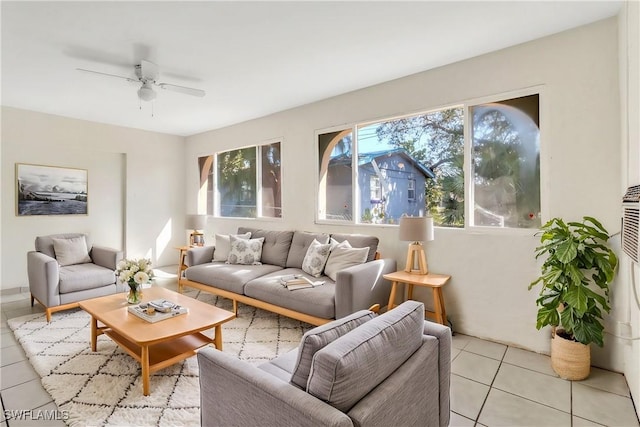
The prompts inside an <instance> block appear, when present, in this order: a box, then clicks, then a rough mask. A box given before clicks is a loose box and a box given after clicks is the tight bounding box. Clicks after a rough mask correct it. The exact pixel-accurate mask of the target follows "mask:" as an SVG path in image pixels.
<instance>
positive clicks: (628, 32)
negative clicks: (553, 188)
mask: <svg viewBox="0 0 640 427" xmlns="http://www.w3.org/2000/svg"><path fill="white" fill-rule="evenodd" d="M618 22H619V27H620V33H619V34H620V36H619V37H620V93H621V107H622V108H621V129H622V138H621V139H622V155H621V170H622V187H623V188H622V190H624V189H626V187H628V186H631V185H639V184H640V3H639V2H637V1H636V2H628V3H627V4H626V7H625V8H624V9H623V11H622V12H621V13H620V16H619V19H618ZM618 275H619V278H620V280H619V281H620V289H619V290H616V294H614V307H615V309H616V317H617V319H618V321H619V322H622V323H626V324H629V325H631V330H630V331H629V330H628V328H624V329H623V328H619V329H620V330H619V331H618V332H619V333H622V331H624V332H631V336H632V338H636V339H635V340H631V341H630V340H623V339H618V338H612V339H611V341H614V342H616V343H617V344H618V345H619V346H620V347H621V348H622V349H623V354H624V374H625V377H626V378H627V382H628V384H629V388H630V390H631V394H632V396H633V398H634V401H635V403H636V412H638V413H640V404H639V402H640V340H639V339H637V338H638V337H640V267H639V266H638V264H635V265H634V264H633V263H632V262H631V261H630V260H629V258H628V257H626V256H622V257H621V259H620V271H619V273H618ZM634 287H635V292H634V290H633V288H634Z"/></svg>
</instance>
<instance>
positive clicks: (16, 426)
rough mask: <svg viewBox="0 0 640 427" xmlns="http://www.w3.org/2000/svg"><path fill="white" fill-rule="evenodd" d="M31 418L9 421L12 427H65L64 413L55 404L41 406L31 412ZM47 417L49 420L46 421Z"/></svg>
mask: <svg viewBox="0 0 640 427" xmlns="http://www.w3.org/2000/svg"><path fill="white" fill-rule="evenodd" d="M31 414H32V415H31V417H25V418H23V419H20V420H18V419H13V420H9V424H10V426H11V427H65V426H66V424H65V422H64V421H63V420H62V418H63V417H64V413H63V412H62V411H58V407H57V406H56V404H55V403H53V402H50V403H47V404H46V405H43V406H40V407H38V408H36V409H35V410H33V411H32V412H31ZM45 417H47V418H49V419H45Z"/></svg>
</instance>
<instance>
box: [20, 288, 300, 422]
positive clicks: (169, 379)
mask: <svg viewBox="0 0 640 427" xmlns="http://www.w3.org/2000/svg"><path fill="white" fill-rule="evenodd" d="M186 294H187V295H190V296H192V297H194V298H197V299H199V300H201V301H204V302H207V303H209V304H212V305H216V306H218V307H221V308H224V309H227V310H229V311H232V305H231V301H230V300H227V299H223V298H218V297H215V296H213V295H210V294H206V293H204V292H202V293H200V292H198V291H190V292H186ZM123 298H124V297H123ZM90 319H91V318H90V316H89V315H88V314H87V313H85V312H84V311H82V310H80V309H77V310H68V311H62V312H57V313H54V315H53V317H52V321H51V323H47V321H46V319H45V315H44V314H33V315H27V316H22V317H18V318H14V319H10V320H9V321H8V323H9V327H10V328H11V329H12V330H13V333H14V334H15V336H16V339H17V340H18V342H19V343H20V345H21V346H22V347H23V348H24V351H25V353H26V355H27V357H28V358H29V361H30V362H31V364H32V365H33V367H34V368H35V370H36V372H37V373H38V374H39V375H40V377H41V378H42V384H43V386H44V388H45V390H47V392H49V394H50V395H51V397H52V398H53V400H54V402H55V403H56V405H57V406H58V409H59V410H64V411H67V414H68V416H69V419H68V420H66V423H67V424H68V425H70V426H199V425H200V385H199V380H198V362H197V358H196V357H195V356H194V357H191V358H189V359H186V360H185V361H183V362H181V363H178V364H175V365H173V366H170V367H168V368H166V369H163V370H160V371H158V372H156V373H154V374H153V375H152V376H151V394H150V395H149V396H143V395H142V384H141V378H140V370H141V368H140V364H139V363H137V362H136V361H135V360H134V359H133V358H131V357H130V356H129V355H128V354H126V353H125V352H123V351H122V350H120V348H119V347H118V346H117V345H116V344H115V343H114V342H113V341H111V339H109V338H108V337H106V336H105V335H101V336H100V337H98V345H97V351H96V352H95V353H94V352H92V351H91V345H90V339H91V338H90ZM310 327H311V325H308V324H306V323H303V322H299V321H297V320H293V319H289V318H287V317H283V316H279V315H277V314H273V313H270V312H267V311H264V310H260V309H256V308H254V307H250V306H246V305H243V304H240V305H239V308H238V318H236V319H234V320H232V321H230V322H228V323H225V324H224V325H222V338H223V351H224V352H226V353H230V354H232V355H234V356H237V357H238V358H239V359H241V360H245V361H247V362H249V363H251V364H255V365H257V364H261V363H264V362H265V361H267V360H270V359H273V358H275V357H276V356H279V355H281V354H283V353H286V352H287V351H289V350H291V349H293V348H295V347H297V346H298V344H299V342H300V338H302V335H303V334H304V332H305V331H307V330H308V329H309V328H310Z"/></svg>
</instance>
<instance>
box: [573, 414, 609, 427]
mask: <svg viewBox="0 0 640 427" xmlns="http://www.w3.org/2000/svg"><path fill="white" fill-rule="evenodd" d="M571 420H572V425H573V427H600V426H602V424H598V423H594V422H593V421H589V420H585V419H584V418H580V417H576V416H575V415H574V416H573V417H571Z"/></svg>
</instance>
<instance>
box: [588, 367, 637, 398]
mask: <svg viewBox="0 0 640 427" xmlns="http://www.w3.org/2000/svg"><path fill="white" fill-rule="evenodd" d="M579 383H580V384H584V385H588V386H589V387H595V388H597V389H600V390H604V391H608V392H609V393H615V394H619V395H620V396H624V397H631V394H630V393H629V386H628V385H627V380H626V379H625V377H624V375H622V374H619V373H617V372H611V371H607V370H604V369H599V368H594V367H592V368H591V373H590V374H589V378H587V379H586V380H582V381H580V382H579Z"/></svg>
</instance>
